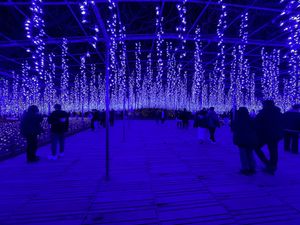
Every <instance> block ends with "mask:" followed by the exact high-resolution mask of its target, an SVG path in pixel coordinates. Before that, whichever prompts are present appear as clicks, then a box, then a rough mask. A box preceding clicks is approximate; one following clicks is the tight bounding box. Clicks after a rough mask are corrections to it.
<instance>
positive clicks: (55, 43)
mask: <svg viewBox="0 0 300 225" xmlns="http://www.w3.org/2000/svg"><path fill="white" fill-rule="evenodd" d="M81 2H82V1H79V0H72V1H68V0H44V3H43V6H44V21H45V32H46V34H47V36H46V38H45V43H46V53H50V52H53V53H54V54H55V61H56V65H57V67H58V69H59V67H60V66H59V65H61V60H60V57H61V44H62V39H63V37H65V38H67V39H68V47H69V54H68V59H69V68H70V70H71V73H72V72H73V73H78V71H79V67H80V57H81V56H83V55H86V53H87V52H89V53H90V55H91V56H90V57H89V59H88V60H87V63H88V64H91V63H95V64H96V65H97V70H99V71H104V68H105V42H106V41H107V39H108V34H107V20H108V19H109V18H110V11H109V9H108V0H95V7H94V8H93V10H92V11H90V12H89V15H88V16H89V21H90V23H87V24H82V23H81V13H80V7H79V3H81ZM116 2H117V10H118V14H119V17H120V19H121V22H122V24H123V25H124V26H125V28H126V37H125V38H124V40H125V43H126V46H127V55H126V57H127V70H128V72H129V73H130V72H131V71H133V70H134V69H135V43H136V42H141V46H142V47H141V48H142V56H141V62H142V67H144V68H145V66H146V60H147V54H149V53H150V52H152V53H153V54H156V50H155V41H156V38H157V36H156V32H157V29H156V25H155V18H156V15H155V7H157V6H160V15H159V16H162V17H163V18H164V19H163V23H162V27H163V31H164V34H163V35H162V37H163V39H164V41H165V42H171V41H172V42H173V45H175V46H176V45H179V43H180V40H179V38H178V33H177V32H176V27H177V26H178V25H179V23H180V18H179V15H178V11H177V9H176V4H178V3H181V2H182V0H181V1H180V0H116ZM223 2H224V3H223V4H224V5H226V6H227V11H228V16H227V24H228V28H227V29H226V31H225V34H224V43H225V55H226V61H225V65H226V71H227V73H228V74H229V71H230V64H231V60H232V58H233V57H232V50H233V47H234V46H236V45H238V44H240V43H241V39H240V38H239V27H240V23H241V14H242V13H244V12H248V13H249V16H248V18H249V26H248V31H249V37H248V44H247V46H246V51H245V56H246V58H248V59H249V62H250V66H251V71H252V72H255V73H257V74H259V73H261V49H262V47H265V48H266V49H267V50H270V51H271V50H273V49H280V50H281V52H282V54H281V55H284V54H285V53H286V52H287V50H288V46H287V34H286V33H284V32H283V31H282V29H281V28H280V27H279V24H280V13H281V12H282V10H283V8H284V6H283V5H281V4H279V1H277V0H264V1H261V0H224V1H223ZM30 5H31V1H30V0H29V1H27V0H24V1H16V0H15V1H13V0H8V1H6V2H0V74H1V75H2V76H10V74H11V71H13V70H20V69H21V65H22V63H23V62H24V61H25V60H28V61H30V60H31V54H30V53H28V52H26V49H27V47H29V46H31V45H32V42H31V41H30V40H28V39H27V38H26V33H25V29H24V23H25V20H26V18H29V17H30V16H31V12H30V9H29V7H30ZM186 7H187V13H186V20H187V25H186V26H187V31H186V33H185V34H184V38H185V39H186V40H187V44H186V51H187V56H186V57H185V58H184V59H180V60H181V63H182V65H183V68H184V70H186V71H193V70H194V66H193V62H194V55H193V54H194V36H195V34H194V32H195V29H196V27H197V26H199V27H200V28H201V39H202V45H203V51H204V54H203V63H204V65H205V70H206V71H207V72H208V73H209V72H210V71H212V70H213V67H214V63H215V61H216V56H217V54H218V41H219V39H218V36H217V32H216V30H217V24H218V19H219V16H220V13H221V6H220V5H219V3H218V1H217V0H188V1H187V3H186ZM94 24H97V25H98V26H99V28H100V35H99V38H98V42H97V48H96V49H93V48H92V47H91V44H90V43H91V41H92V36H93V33H92V29H91V27H92V26H93V25H94ZM164 49H165V48H164ZM281 74H282V75H285V74H287V67H286V65H285V62H282V66H281Z"/></svg>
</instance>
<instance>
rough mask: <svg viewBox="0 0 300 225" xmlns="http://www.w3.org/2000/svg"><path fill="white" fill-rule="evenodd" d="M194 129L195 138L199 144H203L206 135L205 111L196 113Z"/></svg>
mask: <svg viewBox="0 0 300 225" xmlns="http://www.w3.org/2000/svg"><path fill="white" fill-rule="evenodd" d="M195 120H196V121H195V125H196V126H195V127H196V128H197V138H198V141H199V143H200V144H202V143H204V141H205V139H206V136H207V135H206V133H207V111H206V109H205V108H203V109H202V110H201V111H200V112H198V113H196V118H195Z"/></svg>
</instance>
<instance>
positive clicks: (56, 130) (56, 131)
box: [48, 104, 69, 160]
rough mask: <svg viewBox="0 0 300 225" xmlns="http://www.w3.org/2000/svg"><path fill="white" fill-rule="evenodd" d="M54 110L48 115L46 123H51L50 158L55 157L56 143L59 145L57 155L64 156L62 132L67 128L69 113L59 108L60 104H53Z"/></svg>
mask: <svg viewBox="0 0 300 225" xmlns="http://www.w3.org/2000/svg"><path fill="white" fill-rule="evenodd" d="M54 109H55V110H54V111H53V112H52V113H51V114H50V116H49V117H48V123H49V124H50V125H51V151H52V155H51V156H50V157H49V159H51V160H56V159H57V145H59V154H58V156H60V157H62V156H64V144H65V143H64V141H65V140H64V133H65V132H67V131H68V128H69V114H68V113H67V112H65V111H63V110H61V105H60V104H55V105H54Z"/></svg>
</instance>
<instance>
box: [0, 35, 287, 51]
mask: <svg viewBox="0 0 300 225" xmlns="http://www.w3.org/2000/svg"><path fill="white" fill-rule="evenodd" d="M280 36H281V35H280ZM162 37H163V38H164V39H165V40H168V39H169V40H178V35H177V34H163V35H162ZM66 38H67V39H68V43H73V44H76V43H88V42H90V41H91V40H92V37H78V36H75V37H66ZM185 38H186V40H187V41H194V35H186V36H185ZM153 39H156V35H155V34H151V35H144V34H127V35H126V37H125V38H124V40H125V41H138V40H145V41H147V40H151V41H152V40H153ZM117 40H118V38H117ZM201 40H202V41H204V42H213V43H217V42H218V41H219V40H218V37H217V36H216V35H202V36H201ZM98 42H105V38H98ZM45 43H46V44H47V45H51V44H55V45H56V44H61V43H62V38H51V37H48V38H47V39H45ZM224 43H225V44H241V43H242V41H241V39H240V38H228V37H227V38H226V37H224ZM31 45H32V43H31V41H29V40H11V41H0V48H12V47H24V46H31ZM247 45H258V46H266V47H267V46H273V47H287V44H286V43H285V42H279V41H269V40H255V39H249V40H248V44H247Z"/></svg>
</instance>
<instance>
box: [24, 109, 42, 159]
mask: <svg viewBox="0 0 300 225" xmlns="http://www.w3.org/2000/svg"><path fill="white" fill-rule="evenodd" d="M42 121H43V117H42V115H40V114H39V108H38V107H37V106H36V105H31V106H29V107H28V110H27V111H25V112H24V114H23V116H22V119H21V125H20V128H21V134H22V135H23V136H24V137H25V138H26V141H27V148H26V157H27V162H29V163H30V162H37V161H39V157H38V156H37V155H36V151H37V147H38V146H37V142H38V139H37V136H38V135H40V134H41V133H42V131H43V128H42V125H41V123H42Z"/></svg>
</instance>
